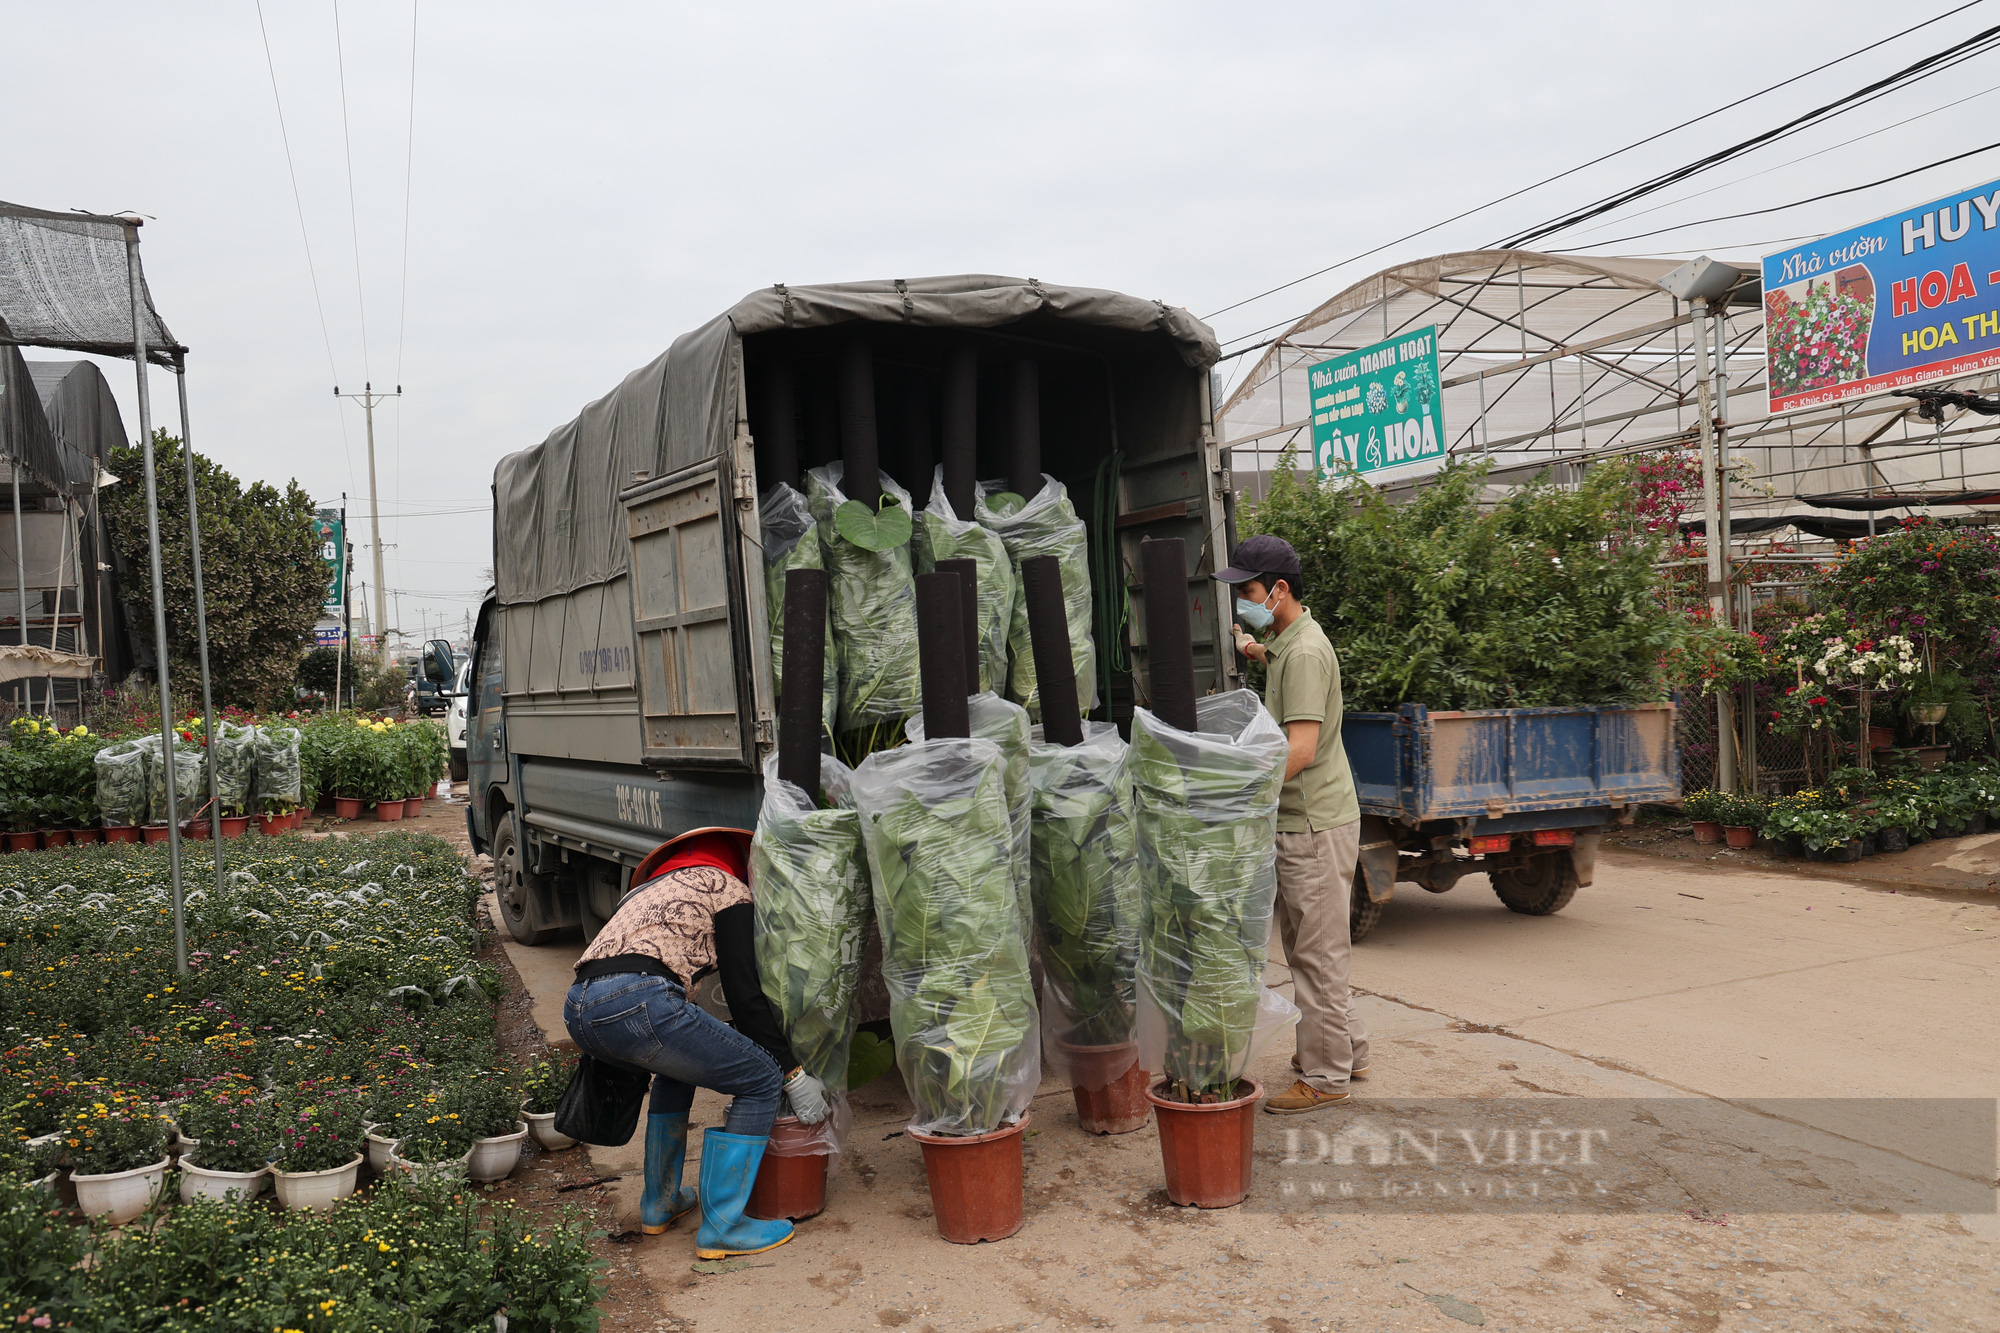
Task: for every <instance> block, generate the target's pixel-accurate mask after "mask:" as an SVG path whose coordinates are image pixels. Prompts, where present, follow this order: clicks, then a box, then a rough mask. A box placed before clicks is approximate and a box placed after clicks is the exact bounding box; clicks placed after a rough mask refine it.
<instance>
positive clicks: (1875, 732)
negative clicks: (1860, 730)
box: [1868, 727, 1896, 750]
mask: <svg viewBox="0 0 2000 1333" xmlns="http://www.w3.org/2000/svg"><path fill="white" fill-rule="evenodd" d="M1868 748H1869V749H1871V750H1893V749H1895V748H1896V729H1895V728H1894V727H1870V728H1868Z"/></svg>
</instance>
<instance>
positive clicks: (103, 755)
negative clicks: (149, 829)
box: [96, 737, 165, 828]
mask: <svg viewBox="0 0 2000 1333" xmlns="http://www.w3.org/2000/svg"><path fill="white" fill-rule="evenodd" d="M152 739H155V740H157V739H158V738H157V737H154V738H152ZM149 757H150V756H149V755H148V754H147V752H146V747H145V746H143V745H141V744H140V743H139V742H138V741H119V742H118V743H117V744H115V745H107V746H105V747H104V748H103V749H102V750H99V751H98V752H97V758H96V762H97V809H98V812H99V815H100V817H101V818H102V819H103V821H104V823H105V824H106V825H107V826H108V827H111V828H124V827H127V826H129V825H132V824H145V823H148V822H150V820H149V817H148V816H149V814H150V812H151V809H152V806H151V802H150V790H151V778H150V775H149V774H148V773H147V761H148V759H149ZM161 817H162V818H165V816H164V815H163V816H161Z"/></svg>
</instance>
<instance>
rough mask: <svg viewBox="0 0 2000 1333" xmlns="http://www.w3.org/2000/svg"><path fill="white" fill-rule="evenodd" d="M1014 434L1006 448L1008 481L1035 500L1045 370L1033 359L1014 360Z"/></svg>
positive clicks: (1038, 485) (1039, 478)
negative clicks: (1043, 371)
mask: <svg viewBox="0 0 2000 1333" xmlns="http://www.w3.org/2000/svg"><path fill="white" fill-rule="evenodd" d="M1013 425H1014V438H1013V439H1012V440H1011V441H1010V442H1009V447H1008V450H1007V485H1008V488H1009V489H1011V490H1012V491H1013V492H1014V494H1016V495H1018V496H1020V497H1022V498H1023V499H1029V500H1032V499H1033V498H1034V497H1035V494H1036V493H1037V492H1038V491H1040V490H1041V489H1042V371H1041V367H1040V366H1039V365H1037V364H1036V363H1035V362H1033V361H1016V362H1015V363H1014V421H1013Z"/></svg>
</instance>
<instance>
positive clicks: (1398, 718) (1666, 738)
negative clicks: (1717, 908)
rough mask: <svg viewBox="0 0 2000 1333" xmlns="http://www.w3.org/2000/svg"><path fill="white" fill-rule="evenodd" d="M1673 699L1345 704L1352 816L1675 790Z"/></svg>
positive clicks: (1623, 801) (1604, 803) (1561, 803)
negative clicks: (1360, 707)
mask: <svg viewBox="0 0 2000 1333" xmlns="http://www.w3.org/2000/svg"><path fill="white" fill-rule="evenodd" d="M1673 720H1674V706H1673V705H1672V704H1634V705H1629V706H1622V707H1605V708H1494V709H1476V710H1466V711H1459V712H1439V713H1433V712H1431V711H1429V710H1428V709H1426V708H1425V707H1424V706H1423V705H1421V704H1405V705H1403V707H1402V709H1401V710H1400V711H1399V712H1397V713H1349V714H1348V715H1347V716H1346V717H1345V718H1343V719H1342V722H1341V738H1342V740H1343V741H1344V742H1345V744H1346V746H1347V757H1348V763H1349V765H1350V766H1351V767H1352V768H1353V770H1354V784H1355V791H1356V794H1357V795H1358V796H1359V798H1360V802H1361V808H1362V811H1363V813H1365V814H1372V815H1380V816H1382V817H1384V818H1389V819H1398V820H1401V821H1403V822H1405V823H1408V824H1422V823H1424V822H1426V821H1428V820H1439V819H1482V818H1487V819H1491V818H1498V817H1500V816H1502V815H1507V814H1521V813H1528V812H1534V811H1546V810H1586V809H1596V808H1603V807H1611V806H1626V805H1633V804H1637V803H1638V802H1641V801H1665V800H1672V799H1674V798H1676V797H1678V796H1679V794H1680V755H1679V752H1678V751H1677V750H1676V749H1675V747H1674V745H1673Z"/></svg>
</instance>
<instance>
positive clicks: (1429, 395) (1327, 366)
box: [1308, 325, 1444, 476]
mask: <svg viewBox="0 0 2000 1333" xmlns="http://www.w3.org/2000/svg"><path fill="white" fill-rule="evenodd" d="M1308 374H1309V376H1310V379H1309V381H1308V382H1309V383H1310V385H1311V386H1312V431H1313V434H1312V438H1313V458H1314V460H1315V461H1317V462H1318V464H1319V470H1320V473H1321V475H1323V476H1332V475H1333V474H1334V473H1336V472H1360V473H1368V472H1381V471H1385V470H1387V469H1390V468H1399V467H1407V466H1409V465H1410V464H1412V463H1423V462H1443V461H1444V409H1443V405H1442V404H1441V403H1440V402H1439V395H1438V356H1437V326H1436V325H1430V326H1427V327H1425V328H1421V329H1417V330H1414V331H1413V332H1410V333H1406V334H1404V335H1403V336H1401V337H1399V338H1391V339H1389V340H1388V341H1387V342H1379V343H1376V344H1374V345H1373V346H1371V347H1363V348H1360V349H1359V350H1357V351H1353V352H1344V353H1342V354H1341V355H1339V356H1336V357H1334V358H1333V359H1332V360H1330V361H1322V362H1320V363H1319V364H1318V365H1315V366H1314V367H1313V368H1312V369H1311V370H1310V371H1309V372H1308Z"/></svg>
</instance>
